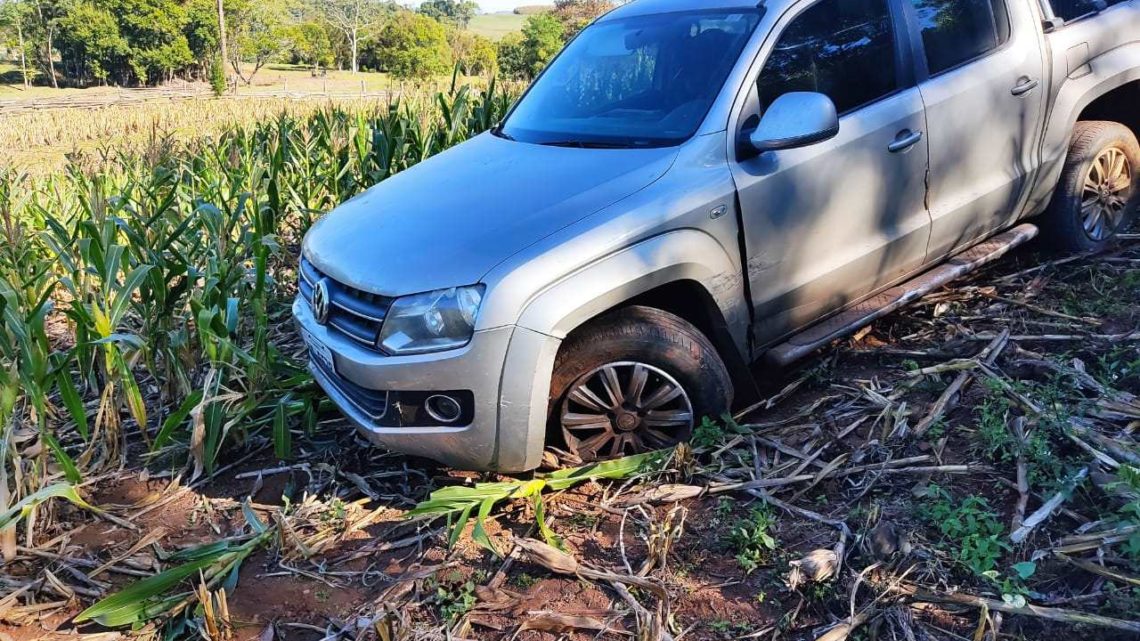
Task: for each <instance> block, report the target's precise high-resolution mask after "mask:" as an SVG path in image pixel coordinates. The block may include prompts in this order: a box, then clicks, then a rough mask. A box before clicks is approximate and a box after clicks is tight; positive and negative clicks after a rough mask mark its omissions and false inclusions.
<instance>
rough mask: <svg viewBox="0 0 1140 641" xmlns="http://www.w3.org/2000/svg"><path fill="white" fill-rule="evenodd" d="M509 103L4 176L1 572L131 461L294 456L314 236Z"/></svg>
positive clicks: (407, 108) (243, 135) (361, 114)
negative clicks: (340, 212)
mask: <svg viewBox="0 0 1140 641" xmlns="http://www.w3.org/2000/svg"><path fill="white" fill-rule="evenodd" d="M509 103H510V97H509V95H508V94H507V93H506V92H503V91H501V90H499V89H496V87H495V85H494V84H492V85H490V86H489V87H486V88H482V89H477V88H473V87H468V86H462V87H455V86H453V87H452V88H451V90H449V91H447V92H441V93H439V94H437V95H434V96H421V97H417V98H402V99H397V100H394V101H393V102H391V103H390V104H373V105H370V106H363V105H359V106H352V107H345V106H331V105H326V106H324V107H322V108H320V109H316V110H312V111H310V112H308V113H303V114H298V113H295V112H291V111H282V112H279V113H278V114H277V115H276V116H275V117H271V118H269V119H267V120H263V121H261V122H259V123H256V124H248V125H245V124H238V125H232V126H229V127H227V128H224V129H223V130H222V131H220V132H219V133H217V134H216V135H210V136H209V137H203V138H197V139H188V140H178V139H175V138H166V137H157V136H156V137H152V138H151V139H150V140H149V141H148V143H147V144H146V145H145V146H144V147H143V148H141V149H137V150H135V149H119V150H114V151H104V152H103V153H101V154H99V155H98V157H97V158H92V157H86V158H72V159H70V160H69V161H68V163H67V165H66V167H65V168H64V169H62V170H61V171H59V172H55V173H51V174H47V175H27V174H21V173H16V172H15V171H14V170H12V169H8V170H4V171H3V172H2V173H0V224H2V230H0V233H2V234H3V240H2V241H0V514H2V516H0V528H2V530H0V543H2V552H3V555H4V557H5V559H7V560H10V559H11V558H13V557H14V555H15V554H16V550H17V546H18V545H25V546H29V547H30V546H31V545H32V544H33V541H34V540H35V537H36V535H37V532H38V531H41V530H42V528H43V527H45V526H46V525H47V524H48V523H50V522H51V519H52V513H51V512H52V510H53V509H55V507H54V505H52V504H50V503H47V502H46V499H47V498H49V497H52V496H57V497H64V498H70V497H73V496H74V491H73V490H72V491H71V492H70V493H69V492H68V491H66V490H65V489H60V488H72V487H75V486H78V485H79V484H82V483H83V482H85V480H88V479H91V478H93V477H95V476H97V475H98V474H100V473H101V472H104V471H107V470H111V469H116V468H121V467H122V466H123V465H125V463H126V461H127V458H128V457H131V460H132V462H133V463H134V462H137V460H138V459H137V458H136V457H138V456H143V457H145V458H144V460H145V461H146V462H148V463H150V464H151V465H153V466H156V467H158V468H160V469H167V470H176V471H177V470H186V471H187V473H188V474H189V475H190V476H191V477H200V476H201V475H208V474H210V473H211V472H212V471H214V470H215V469H217V468H218V466H219V464H224V461H225V459H226V455H227V452H228V451H233V450H232V448H234V447H242V446H246V445H248V444H250V443H251V441H253V440H255V439H259V440H264V441H265V442H271V443H272V447H273V448H274V451H275V453H276V455H277V457H278V458H282V459H285V458H288V457H289V456H290V448H291V446H290V441H291V433H292V432H294V431H297V430H312V429H313V428H314V426H315V425H316V422H317V417H318V416H319V415H320V414H321V412H322V411H323V410H324V409H325V408H323V407H322V403H323V402H324V401H322V398H323V397H322V395H320V394H319V393H318V390H317V388H316V387H315V385H314V383H313V382H312V380H311V379H310V377H309V375H308V373H307V371H306V369H305V367H304V364H303V362H302V360H301V358H300V357H301V354H300V350H299V348H298V343H297V342H296V341H295V340H293V338H292V332H291V325H290V320H289V304H290V302H291V299H292V296H293V295H294V293H295V288H294V282H295V264H296V255H297V250H298V247H299V244H300V241H301V238H302V236H303V234H304V233H305V231H306V230H307V229H308V227H309V226H310V224H311V223H312V222H313V221H314V220H315V219H316V218H317V217H319V216H320V215H321V214H323V213H324V212H326V211H328V210H329V209H330V208H332V207H334V206H335V205H337V204H338V203H340V202H342V201H344V200H345V199H347V198H349V197H351V196H353V195H354V194H356V193H358V192H360V191H361V190H363V189H365V188H367V187H369V186H371V185H373V184H375V183H377V182H379V181H382V180H384V179H385V178H387V177H388V176H391V175H392V174H394V173H396V172H399V171H402V170H403V169H406V168H407V167H409V166H411V165H414V164H415V163H417V162H419V161H421V160H423V159H425V158H427V157H428V156H430V155H432V154H434V153H437V152H439V151H441V150H443V149H445V148H447V147H449V146H451V145H454V144H456V143H458V142H461V141H463V140H464V139H466V138H468V137H469V136H471V135H474V134H476V133H479V132H481V131H484V130H486V129H488V128H489V127H490V126H491V125H492V124H493V123H495V122H496V121H497V120H498V119H499V118H500V117H501V116H502V115H503V113H504V112H505V110H506V109H507V107H508V106H509ZM73 117H76V118H91V117H92V115H91V114H84V113H78V114H75V115H74V116H73ZM75 498H76V500H77V497H75ZM77 502H80V503H81V501H78V500H77Z"/></svg>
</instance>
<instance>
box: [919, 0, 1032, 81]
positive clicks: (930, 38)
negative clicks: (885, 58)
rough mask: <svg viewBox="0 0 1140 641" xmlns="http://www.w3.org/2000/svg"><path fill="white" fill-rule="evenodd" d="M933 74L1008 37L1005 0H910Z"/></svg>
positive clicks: (968, 59) (985, 50)
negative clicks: (916, 16)
mask: <svg viewBox="0 0 1140 641" xmlns="http://www.w3.org/2000/svg"><path fill="white" fill-rule="evenodd" d="M910 1H911V4H913V5H914V10H915V12H916V13H917V15H918V24H919V28H920V29H921V30H922V44H923V47H924V48H925V49H926V64H927V67H928V68H929V70H930V75H932V76H933V75H937V74H939V73H942V72H943V71H947V70H949V69H953V68H954V67H957V66H958V65H960V64H962V63H964V62H969V61H970V60H973V59H974V58H978V57H981V56H983V55H985V54H986V53H988V52H990V51H993V50H994V49H997V48H998V47H1000V46H1001V45H1003V44H1005V42H1006V41H1007V40H1009V14H1008V12H1007V11H1006V7H1005V2H1004V0H910Z"/></svg>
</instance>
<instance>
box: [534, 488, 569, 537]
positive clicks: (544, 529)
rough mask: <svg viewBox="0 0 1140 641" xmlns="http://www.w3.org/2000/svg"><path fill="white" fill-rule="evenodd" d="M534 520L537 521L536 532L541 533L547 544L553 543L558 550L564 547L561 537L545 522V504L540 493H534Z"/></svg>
mask: <svg viewBox="0 0 1140 641" xmlns="http://www.w3.org/2000/svg"><path fill="white" fill-rule="evenodd" d="M534 520H535V521H536V522H537V523H538V532H539V533H540V534H542V538H543V540H544V541H546V543H547V544H548V545H553V546H554V547H556V548H558V549H559V550H563V549H565V548H564V547H563V545H562V537H560V536H558V534H556V533H555V532H554V530H552V529H550V526H548V525H547V524H546V504H545V503H544V502H543V500H542V494H541V493H539V494H535V495H534Z"/></svg>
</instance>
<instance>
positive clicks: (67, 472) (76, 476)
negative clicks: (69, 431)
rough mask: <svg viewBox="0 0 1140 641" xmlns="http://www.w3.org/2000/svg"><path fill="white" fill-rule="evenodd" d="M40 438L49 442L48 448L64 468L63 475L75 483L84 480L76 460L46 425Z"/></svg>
mask: <svg viewBox="0 0 1140 641" xmlns="http://www.w3.org/2000/svg"><path fill="white" fill-rule="evenodd" d="M40 438H42V439H43V440H44V442H45V443H47V446H48V449H50V450H51V453H52V455H53V456H55V460H56V462H57V463H59V466H60V467H62V468H63V476H64V477H65V478H66V479H67V480H68V482H69V483H75V484H78V483H80V482H82V481H83V476H82V475H81V474H80V473H79V468H77V467H75V461H73V460H71V457H70V456H68V455H67V452H65V451H63V447H61V446H60V444H59V441H57V440H55V437H54V436H52V435H51V432H49V431H48V430H47V428H46V427H45V428H44V429H43V430H42V431H41V432H40Z"/></svg>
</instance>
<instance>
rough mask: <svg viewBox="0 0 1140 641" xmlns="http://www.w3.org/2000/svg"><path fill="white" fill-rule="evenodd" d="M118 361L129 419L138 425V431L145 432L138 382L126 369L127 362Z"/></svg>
mask: <svg viewBox="0 0 1140 641" xmlns="http://www.w3.org/2000/svg"><path fill="white" fill-rule="evenodd" d="M118 360H119V372H120V375H121V376H122V379H123V394H125V395H126V397H127V409H128V410H130V413H131V418H133V419H135V422H136V423H138V424H139V429H140V430H143V432H144V433H145V432H146V403H145V402H143V397H142V392H141V391H139V384H138V381H136V380H135V375H134V374H133V373H132V372H131V370H130V368H129V367H127V362H126V361H125V360H123V359H122V358H121V357H120V358H119V359H118Z"/></svg>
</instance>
